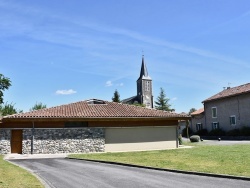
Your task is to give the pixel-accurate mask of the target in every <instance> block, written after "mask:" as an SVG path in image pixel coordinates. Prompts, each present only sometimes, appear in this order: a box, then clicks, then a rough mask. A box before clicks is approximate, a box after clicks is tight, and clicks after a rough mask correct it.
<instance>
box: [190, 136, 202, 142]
mask: <svg viewBox="0 0 250 188" xmlns="http://www.w3.org/2000/svg"><path fill="white" fill-rule="evenodd" d="M189 139H190V141H191V142H199V141H200V140H201V139H200V136H199V135H193V136H191V137H190V138H189Z"/></svg>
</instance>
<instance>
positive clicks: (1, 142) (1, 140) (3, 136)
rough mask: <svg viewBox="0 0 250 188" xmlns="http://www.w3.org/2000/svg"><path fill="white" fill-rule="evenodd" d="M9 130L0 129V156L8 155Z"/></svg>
mask: <svg viewBox="0 0 250 188" xmlns="http://www.w3.org/2000/svg"><path fill="white" fill-rule="evenodd" d="M10 134H11V132H10V130H8V129H0V154H8V153H10Z"/></svg>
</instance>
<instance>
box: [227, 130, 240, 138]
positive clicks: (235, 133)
mask: <svg viewBox="0 0 250 188" xmlns="http://www.w3.org/2000/svg"><path fill="white" fill-rule="evenodd" d="M226 135H227V136H240V135H241V133H240V129H232V130H230V131H227V133H226Z"/></svg>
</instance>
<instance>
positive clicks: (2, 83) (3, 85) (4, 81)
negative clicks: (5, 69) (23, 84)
mask: <svg viewBox="0 0 250 188" xmlns="http://www.w3.org/2000/svg"><path fill="white" fill-rule="evenodd" d="M10 86H11V81H10V79H9V78H7V77H5V76H4V75H3V74H1V73H0V104H3V91H4V90H6V89H9V87H10Z"/></svg>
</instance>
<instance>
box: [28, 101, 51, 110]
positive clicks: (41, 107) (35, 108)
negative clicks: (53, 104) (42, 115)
mask: <svg viewBox="0 0 250 188" xmlns="http://www.w3.org/2000/svg"><path fill="white" fill-rule="evenodd" d="M43 108H47V106H46V104H43V103H41V102H39V103H36V104H35V105H34V106H33V107H32V108H31V109H30V111H34V110H40V109H43Z"/></svg>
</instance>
